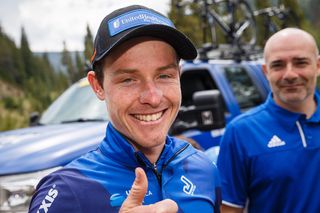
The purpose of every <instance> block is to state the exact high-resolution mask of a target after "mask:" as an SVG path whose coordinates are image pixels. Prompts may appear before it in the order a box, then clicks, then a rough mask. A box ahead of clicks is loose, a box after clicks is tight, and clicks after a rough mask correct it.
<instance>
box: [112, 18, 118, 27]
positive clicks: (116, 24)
mask: <svg viewBox="0 0 320 213" xmlns="http://www.w3.org/2000/svg"><path fill="white" fill-rule="evenodd" d="M113 27H114V28H119V27H120V21H119V19H117V20H115V21H114V22H113Z"/></svg>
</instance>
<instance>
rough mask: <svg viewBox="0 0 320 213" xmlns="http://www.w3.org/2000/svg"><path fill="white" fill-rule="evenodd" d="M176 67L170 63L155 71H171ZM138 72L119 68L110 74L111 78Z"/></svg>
mask: <svg viewBox="0 0 320 213" xmlns="http://www.w3.org/2000/svg"><path fill="white" fill-rule="evenodd" d="M177 67H178V65H177V64H176V63H172V64H168V65H165V66H162V67H158V68H157V69H156V70H157V71H163V70H167V69H171V68H174V69H175V68H177ZM136 72H138V69H131V68H120V69H117V70H116V71H115V72H113V73H112V76H119V75H123V74H133V73H136Z"/></svg>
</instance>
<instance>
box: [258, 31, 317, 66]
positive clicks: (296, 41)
mask: <svg viewBox="0 0 320 213" xmlns="http://www.w3.org/2000/svg"><path fill="white" fill-rule="evenodd" d="M297 45H302V46H305V45H307V46H308V48H310V51H312V52H313V53H314V54H315V55H316V56H318V55H319V50H318V47H317V43H316V41H315V39H314V37H313V36H312V35H311V34H309V33H308V32H306V31H304V30H300V29H298V28H285V29H283V30H280V31H278V32H276V33H275V34H273V35H272V36H271V37H270V38H269V39H268V41H267V42H266V45H265V47H264V59H265V61H267V59H268V57H269V54H270V53H272V50H273V49H274V48H277V47H279V46H281V47H282V48H283V46H287V48H288V49H290V48H292V47H293V46H297Z"/></svg>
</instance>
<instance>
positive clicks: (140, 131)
mask: <svg viewBox="0 0 320 213" xmlns="http://www.w3.org/2000/svg"><path fill="white" fill-rule="evenodd" d="M179 75H180V70H179V65H178V60H177V56H176V53H175V50H174V49H173V48H172V47H171V46H170V45H169V44H167V43H165V42H163V41H160V40H152V39H150V38H137V39H131V40H129V41H127V42H125V43H124V44H122V45H120V46H119V47H117V48H116V50H114V51H113V52H112V53H111V54H110V55H109V56H107V58H106V61H105V63H104V81H103V91H104V94H103V99H105V101H106V103H107V108H108V112H109V115H110V119H111V121H112V123H113V125H114V126H115V128H116V129H117V130H118V131H120V132H121V133H122V134H124V135H125V136H126V137H127V138H128V139H129V140H130V142H131V143H132V144H133V145H134V146H135V147H136V148H138V149H139V150H142V151H149V150H150V149H157V148H158V149H162V147H163V144H164V142H165V137H166V135H167V133H168V130H169V128H170V126H171V124H172V123H173V121H174V119H175V117H176V115H177V112H178V110H179V107H180V103H181V90H180V76H179Z"/></svg>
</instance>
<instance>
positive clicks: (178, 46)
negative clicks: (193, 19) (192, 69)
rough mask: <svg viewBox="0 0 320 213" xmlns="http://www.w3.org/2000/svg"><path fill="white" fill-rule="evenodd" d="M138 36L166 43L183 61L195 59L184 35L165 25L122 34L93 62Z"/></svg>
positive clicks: (153, 25)
mask: <svg viewBox="0 0 320 213" xmlns="http://www.w3.org/2000/svg"><path fill="white" fill-rule="evenodd" d="M139 36H151V37H155V38H159V39H161V40H164V41H166V42H167V43H169V44H170V45H171V46H172V47H173V48H174V49H175V50H176V52H177V54H178V56H179V57H180V58H182V59H184V60H192V59H195V58H196V57H197V50H196V48H195V46H194V45H193V43H192V42H191V41H190V39H189V38H188V37H186V36H185V35H184V34H182V33H181V32H179V31H178V30H176V29H174V28H172V27H169V26H166V25H160V24H150V25H143V26H141V27H137V28H134V29H130V30H128V31H126V32H124V33H123V35H122V36H121V38H120V39H118V41H117V42H115V43H114V44H113V45H112V46H111V47H110V48H109V49H108V50H106V51H105V52H104V53H103V54H101V55H100V56H99V57H98V58H96V59H95V61H99V60H101V59H102V58H103V57H104V56H105V55H107V54H108V53H110V51H112V49H114V48H115V47H117V46H119V45H120V44H122V43H123V42H125V41H127V40H129V39H131V38H135V37H139Z"/></svg>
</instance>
